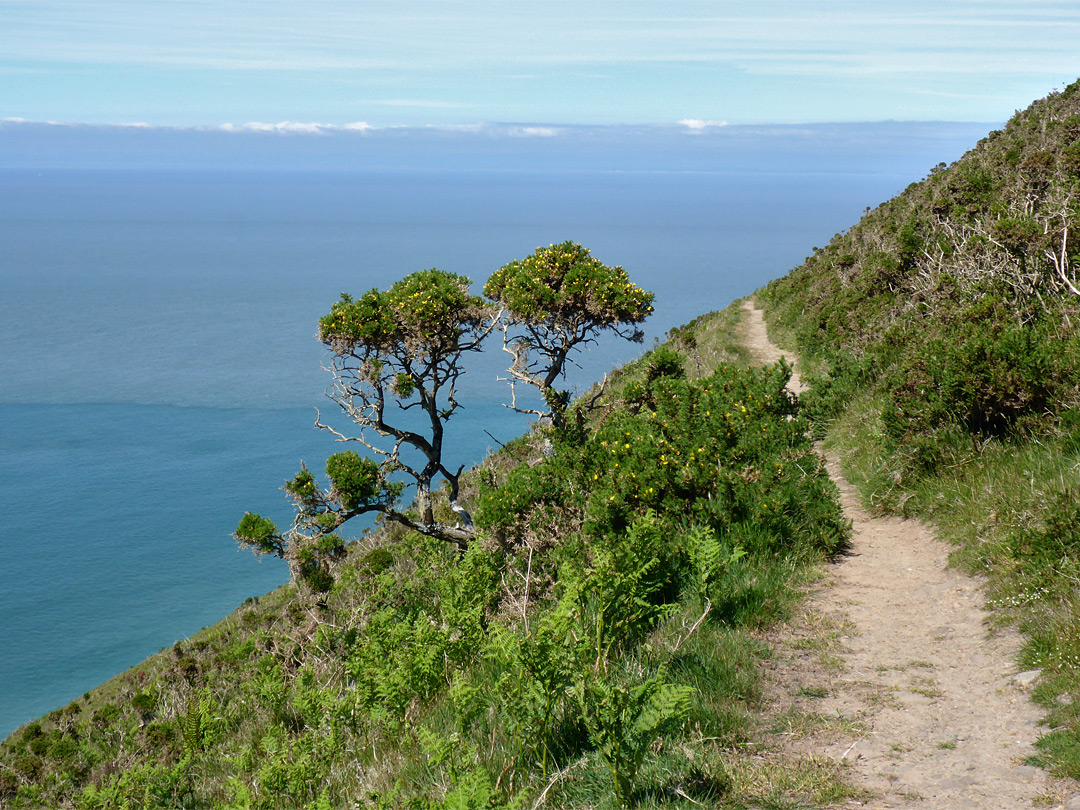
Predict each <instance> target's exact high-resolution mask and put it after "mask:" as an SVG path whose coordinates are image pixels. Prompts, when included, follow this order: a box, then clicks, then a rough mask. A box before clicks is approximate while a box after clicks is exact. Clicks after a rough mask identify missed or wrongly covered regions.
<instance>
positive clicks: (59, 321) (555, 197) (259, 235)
mask: <svg viewBox="0 0 1080 810" xmlns="http://www.w3.org/2000/svg"><path fill="white" fill-rule="evenodd" d="M910 179H913V178H908V177H896V176H892V175H889V174H887V173H886V174H879V175H844V174H827V175H821V174H819V175H814V174H808V173H806V172H805V171H802V170H801V169H800V171H792V172H774V173H771V174H752V173H748V174H744V175H739V174H727V175H718V174H693V173H686V172H639V173H635V172H625V173H621V172H603V173H601V172H586V171H579V172H573V171H570V172H547V173H537V172H529V171H527V170H522V171H509V170H507V171H488V172H469V171H417V172H410V171H369V172H355V173H338V174H332V173H318V172H283V171H282V172H269V171H266V172H226V171H217V172H197V171H123V170H118V171H66V170H64V171H61V170H53V171H40V172H39V171H31V170H4V171H0V283H2V290H3V294H2V295H0V548H2V549H3V552H4V560H5V563H6V564H5V565H4V566H3V568H2V569H0V615H2V616H3V618H4V626H5V632H4V634H3V636H2V637H0V645H2V648H0V684H2V689H0V736H3V735H6V734H7V733H9V732H10V731H11V730H13V729H14V728H15V727H17V726H18V725H19V724H21V723H23V722H26V721H28V720H30V719H32V718H33V717H35V716H38V715H40V714H43V713H45V712H47V711H49V710H51V709H54V708H57V707H59V706H62V705H64V704H65V703H66V702H68V701H69V700H71V699H72V698H74V697H77V696H79V695H81V694H82V693H83V692H84V691H86V690H87V689H89V688H91V687H93V686H95V685H97V684H98V683H100V682H102V681H104V680H105V679H107V678H109V677H111V676H112V675H114V674H116V673H117V672H119V671H121V670H123V669H124V668H126V667H128V666H131V665H132V664H135V663H137V662H138V661H140V660H141V659H142V658H144V657H145V656H146V655H148V654H150V653H153V652H155V651H157V650H158V649H160V648H162V647H164V646H168V645H171V644H173V643H174V642H175V641H176V640H178V639H180V638H184V637H186V636H188V635H189V634H191V633H193V632H195V631H197V630H198V629H199V628H201V627H202V626H204V625H207V624H210V623H213V622H214V621H216V620H218V619H220V618H221V617H222V616H224V615H225V614H226V613H227V612H229V611H230V610H232V609H233V608H235V607H236V606H237V605H238V604H239V603H240V602H242V601H243V600H244V599H245V598H247V597H249V596H253V595H258V594H262V593H265V592H266V591H267V590H269V589H271V588H273V587H275V586H276V585H278V584H280V583H282V582H283V581H285V579H286V577H287V572H286V570H285V568H284V566H283V565H282V564H281V563H280V561H276V560H263V561H262V562H261V563H260V562H259V561H257V560H256V559H255V558H253V557H252V556H251V555H250V554H248V553H246V552H244V553H241V552H239V551H237V549H236V548H235V546H234V544H233V543H232V541H231V539H230V537H229V533H230V531H231V529H232V528H233V527H234V526H235V525H236V522H237V520H238V519H239V517H240V516H241V515H242V514H243V512H244V511H245V510H252V511H259V512H262V513H264V514H268V515H271V516H272V517H274V518H275V519H277V520H279V521H281V522H285V521H287V519H288V516H289V511H288V507H287V504H286V502H285V500H284V497H283V495H282V493H281V492H280V491H279V490H278V487H280V485H281V483H282V482H283V481H284V479H285V478H286V477H289V476H291V475H292V474H293V473H294V472H295V471H296V469H297V467H298V464H299V462H300V460H301V459H303V460H305V461H306V462H307V463H308V464H309V465H310V466H312V467H313V468H318V467H320V466H321V463H322V461H323V460H324V459H325V457H326V455H328V454H329V453H330V452H333V451H334V446H333V445H332V444H331V443H330V442H329V441H328V438H327V437H326V436H325V435H323V434H320V433H319V432H318V431H315V430H314V429H313V428H312V422H313V419H314V406H316V405H320V404H321V405H323V406H324V408H325V407H326V405H327V403H325V400H323V399H322V392H323V388H324V386H325V384H326V379H325V376H324V373H323V372H321V371H320V370H319V364H320V360H321V358H322V347H321V346H320V345H319V344H318V342H317V341H316V340H315V339H314V333H315V325H316V320H317V318H318V317H319V316H320V315H321V314H323V313H324V312H325V311H326V310H327V309H328V307H329V305H330V304H331V303H332V302H333V301H334V300H336V298H337V297H338V295H339V294H340V293H341V292H343V291H350V292H353V293H358V292H363V291H364V290H366V289H369V288H370V287H372V286H380V287H385V286H388V285H389V284H390V283H392V282H393V281H395V280H396V279H398V278H400V277H401V276H403V275H404V274H406V273H408V272H411V271H413V270H418V269H423V268H427V267H431V266H438V267H440V268H442V269H445V270H450V271H454V272H458V273H464V274H466V275H469V276H470V277H472V278H473V279H474V281H476V282H477V285H478V286H479V285H481V284H482V283H483V281H484V280H485V279H486V278H487V275H488V274H489V273H490V272H492V271H493V270H495V269H497V268H498V267H500V266H501V265H502V264H504V263H506V262H508V261H510V260H513V259H516V258H521V257H523V256H524V255H526V254H527V253H529V252H531V251H532V250H533V248H535V247H536V246H537V245H541V244H548V243H551V242H555V241H562V240H565V239H573V240H576V241H579V242H582V243H583V244H585V245H586V246H588V247H590V248H592V250H593V252H594V254H595V255H596V256H597V257H598V258H600V259H601V260H602V261H604V262H606V263H608V264H621V265H623V266H624V267H626V268H627V270H628V272H629V273H630V275H631V278H633V279H634V280H635V281H636V282H638V283H639V284H641V285H642V286H644V287H646V288H647V289H652V290H654V291H655V292H656V294H657V300H656V315H655V317H654V318H653V320H652V322H651V323H650V324H649V330H648V331H649V338H648V339H647V341H648V342H651V340H652V337H654V336H662V335H663V334H664V333H665V332H666V331H667V330H668V329H669V328H670V327H672V326H675V325H678V324H681V323H684V322H686V321H688V320H690V319H691V318H693V317H695V316H697V315H699V314H701V313H703V312H706V311H709V310H713V309H718V308H721V307H723V306H725V305H726V304H727V303H728V302H730V301H731V300H732V299H733V298H736V297H740V296H742V295H745V294H747V293H749V292H751V291H752V290H754V289H755V288H757V287H758V286H760V285H761V284H763V283H765V282H766V281H768V280H769V279H771V278H774V277H776V276H779V275H782V274H783V273H785V272H786V271H787V270H788V269H789V268H790V267H792V266H793V265H795V264H797V263H798V262H800V261H801V260H802V259H803V257H804V256H805V255H806V254H807V253H808V252H809V251H810V249H811V247H812V246H813V245H821V244H825V243H826V242H827V240H828V239H829V237H830V236H831V234H832V233H833V232H835V231H836V230H838V229H840V228H842V227H845V226H846V225H848V224H850V223H851V222H853V221H854V220H855V219H856V218H857V217H858V215H859V213H860V212H861V211H862V209H863V208H864V207H865V206H867V205H872V204H876V203H877V202H879V201H881V200H883V199H886V198H887V197H889V196H891V195H892V194H893V193H895V191H896V190H898V189H899V188H901V187H902V186H903V185H905V184H906V183H907V182H908V181H909V180H910ZM640 351H641V347H638V346H625V345H617V344H614V343H610V342H608V343H604V344H602V345H600V346H599V347H597V349H596V350H595V351H593V352H591V353H590V354H589V355H587V356H584V357H583V358H582V368H580V369H576V370H575V372H574V374H575V378H574V379H575V383H574V384H575V385H579V386H584V385H587V384H588V382H590V381H592V380H593V379H595V378H596V377H598V376H599V375H600V374H601V373H602V372H603V371H604V370H606V369H608V368H610V367H611V366H612V365H614V364H616V363H618V362H621V361H624V360H626V359H629V358H631V357H633V356H635V355H636V354H637V353H638V352H640ZM487 354H488V356H487V357H486V358H482V359H480V360H479V361H478V362H476V363H475V364H474V365H473V367H472V368H471V369H470V371H469V374H468V375H467V377H466V384H464V385H463V391H462V396H461V399H462V401H463V402H464V403H465V405H466V408H465V410H464V411H463V412H462V414H461V416H460V417H455V419H454V420H453V421H452V422H451V424H450V426H449V435H450V439H451V441H452V442H453V445H452V448H451V453H450V455H451V458H452V459H454V461H453V463H469V462H473V461H476V460H478V459H479V458H480V457H481V456H482V455H483V454H484V453H485V452H487V450H488V449H489V448H490V447H491V446H492V445H493V442H492V441H491V439H490V438H488V436H487V435H486V433H485V430H486V431H488V432H490V433H491V434H492V435H494V436H495V437H497V438H499V439H500V440H505V439H508V438H511V437H512V436H514V435H516V434H517V433H520V432H521V431H523V430H524V429H525V427H526V424H527V423H525V422H524V421H522V418H521V417H517V416H514V415H513V414H511V413H509V412H508V411H507V410H506V409H505V408H502V407H501V404H500V403H501V402H503V401H505V391H504V389H503V387H502V384H501V383H498V382H497V381H496V380H495V377H496V375H497V373H498V369H499V367H500V364H501V362H502V356H501V352H499V351H498V350H497V347H494V346H493V347H492V350H491V351H490V352H488V353H487Z"/></svg>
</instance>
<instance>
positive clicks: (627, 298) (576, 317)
mask: <svg viewBox="0 0 1080 810" xmlns="http://www.w3.org/2000/svg"><path fill="white" fill-rule="evenodd" d="M484 294H485V295H486V296H488V297H489V298H491V299H492V300H494V301H496V302H497V303H498V304H500V305H501V306H503V307H505V308H506V309H507V311H508V312H509V313H510V314H511V316H512V317H513V318H514V319H515V320H518V321H520V322H522V323H526V324H529V325H532V326H537V327H541V328H543V329H545V330H546V329H552V328H554V329H561V328H563V327H564V325H565V326H571V328H573V327H577V328H579V329H580V328H586V329H590V330H595V329H599V328H603V327H607V326H617V325H619V324H637V323H641V322H642V321H643V320H645V318H646V317H648V314H649V313H650V312H651V311H652V302H653V295H652V293H648V292H645V291H644V290H642V289H641V288H640V287H637V286H636V285H634V284H633V283H632V282H631V281H630V279H629V278H628V277H627V275H626V271H625V270H623V269H622V268H621V267H608V266H607V265H604V264H603V263H601V262H600V261H599V260H597V259H596V258H595V257H593V256H592V255H591V254H590V252H589V250H588V249H587V248H583V247H582V246H581V245H579V244H576V243H574V242H562V243H561V244H558V245H550V246H548V247H546V248H545V247H540V248H537V249H536V250H535V251H534V252H533V253H532V254H531V255H529V256H527V257H525V258H524V259H522V260H520V261H513V262H510V263H509V264H507V265H505V266H504V267H503V268H502V269H500V270H497V271H496V272H495V273H492V275H491V277H490V278H489V279H488V281H487V284H485V285H484Z"/></svg>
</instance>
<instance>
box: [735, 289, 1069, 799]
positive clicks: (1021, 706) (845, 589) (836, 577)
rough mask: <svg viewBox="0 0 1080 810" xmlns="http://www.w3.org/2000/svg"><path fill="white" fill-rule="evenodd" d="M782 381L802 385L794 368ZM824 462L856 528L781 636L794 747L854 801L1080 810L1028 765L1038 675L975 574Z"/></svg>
mask: <svg viewBox="0 0 1080 810" xmlns="http://www.w3.org/2000/svg"><path fill="white" fill-rule="evenodd" d="M744 310H745V312H744V314H743V337H744V340H745V341H746V344H747V345H748V346H749V348H750V349H751V351H752V352H753V354H754V356H755V358H756V359H757V360H758V361H759V362H763V363H765V362H775V361H777V360H779V359H780V357H781V356H782V354H781V352H780V351H779V349H777V348H776V346H774V345H773V344H772V343H771V342H770V341H769V339H768V337H767V335H766V333H765V324H764V321H763V320H762V315H761V312H760V310H757V309H755V308H754V307H753V304H752V303H750V302H747V303H746V304H744ZM790 387H791V388H792V390H794V391H796V392H798V391H801V390H802V386H801V383H800V381H799V378H798V375H797V373H796V374H795V375H793V377H792V381H791V384H790ZM827 461H828V468H829V472H830V475H831V476H832V478H833V480H834V481H835V482H836V484H837V486H838V487H839V488H840V493H841V501H842V504H843V507H844V511H845V513H846V514H847V516H848V517H849V518H850V519H851V521H852V524H853V529H854V533H853V538H852V548H851V551H850V553H849V554H847V555H845V556H844V557H843V558H842V559H841V560H839V561H838V562H837V563H836V564H834V565H831V566H830V567H829V570H828V571H827V572H826V577H825V580H824V581H823V582H822V583H821V584H819V585H818V586H817V587H816V588H815V590H814V592H813V593H812V594H811V596H810V598H809V602H808V605H807V608H806V613H805V616H804V617H803V619H802V621H801V622H797V623H796V626H795V628H794V629H793V630H792V631H791V633H790V635H789V636H788V637H786V638H784V639H781V640H780V642H779V647H778V661H777V666H776V672H775V673H774V674H775V678H776V681H777V686H776V688H777V691H778V699H779V700H780V701H781V702H782V703H785V702H786V704H787V706H788V709H789V712H790V713H791V714H790V716H812V717H815V718H818V719H819V722H818V725H817V726H814V725H811V726H810V731H805V730H804V731H802V732H800V733H795V732H792V734H791V735H790V736H791V738H792V741H791V743H790V744H791V745H792V746H794V747H795V748H796V750H799V751H800V752H801V753H803V754H805V755H812V756H824V757H826V758H828V759H830V760H832V761H833V762H836V763H837V767H846V768H847V769H848V771H847V773H848V777H849V778H850V780H851V781H852V782H853V783H854V784H855V785H856V786H857V787H859V788H862V789H864V790H866V791H868V793H867V796H866V797H865V798H863V799H861V800H860V801H857V802H856V801H853V802H852V804H853V805H864V806H866V807H868V808H874V809H876V808H887V807H897V808H899V807H919V808H926V809H927V810H983V809H984V808H985V810H1014V808H1032V807H1044V808H1069V810H1073V809H1074V808H1080V797H1078V796H1076V795H1074V794H1075V786H1074V785H1072V784H1071V783H1068V784H1067V783H1064V782H1059V781H1055V780H1053V779H1052V778H1051V777H1050V776H1049V775H1048V774H1047V773H1046V772H1045V771H1043V770H1041V769H1039V768H1034V767H1030V766H1025V765H1024V764H1023V761H1024V759H1025V758H1027V757H1029V756H1031V755H1032V754H1034V753H1035V749H1034V748H1033V747H1032V744H1033V743H1034V741H1035V740H1036V739H1037V738H1038V736H1039V725H1038V724H1039V720H1040V717H1041V713H1040V710H1039V709H1038V707H1037V706H1035V705H1034V704H1033V703H1032V702H1031V701H1030V699H1029V697H1028V691H1029V690H1030V683H1031V681H1032V680H1033V676H1034V674H1035V673H1018V672H1017V667H1016V663H1015V661H1016V651H1017V649H1018V647H1019V638H1018V636H1017V635H1016V634H1015V633H1013V632H1012V631H1011V630H1006V631H1002V630H995V631H994V632H993V633H990V632H989V630H988V624H987V618H988V614H987V612H986V611H985V610H983V608H982V605H983V598H982V595H981V593H980V590H979V583H978V581H977V580H974V579H971V578H970V577H968V576H966V575H965V574H963V573H962V572H960V571H956V570H954V569H950V568H948V567H947V562H948V552H949V549H948V547H947V546H945V544H944V543H942V542H940V541H939V540H937V539H936V538H935V537H934V535H933V534H932V532H931V531H930V529H928V528H927V527H926V526H924V525H923V524H921V523H919V522H917V521H914V520H903V519H899V518H891V517H873V516H871V515H869V514H868V513H867V512H865V511H864V510H863V509H862V507H861V506H860V504H859V502H858V498H857V496H856V494H855V492H854V490H853V489H852V487H851V486H850V485H849V484H848V483H847V481H845V480H844V478H843V477H842V475H841V473H840V470H839V464H838V461H837V459H836V458H828V459H827Z"/></svg>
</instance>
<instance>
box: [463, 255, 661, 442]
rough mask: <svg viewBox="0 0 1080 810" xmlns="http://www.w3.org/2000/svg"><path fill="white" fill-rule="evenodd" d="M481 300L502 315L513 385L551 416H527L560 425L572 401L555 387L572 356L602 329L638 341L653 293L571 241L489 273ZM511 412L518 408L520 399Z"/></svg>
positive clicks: (623, 272)
mask: <svg viewBox="0 0 1080 810" xmlns="http://www.w3.org/2000/svg"><path fill="white" fill-rule="evenodd" d="M484 294H485V295H487V296H488V297H489V298H491V299H492V300H493V301H495V302H496V303H498V304H499V305H500V306H501V307H502V308H503V310H504V312H505V314H506V320H505V322H504V324H503V329H504V331H503V337H504V340H503V348H504V349H505V351H507V352H508V353H510V354H511V356H512V357H513V365H512V366H511V368H510V375H511V385H513V384H514V383H516V382H522V383H525V384H527V385H531V386H534V387H535V388H537V389H538V390H539V391H540V393H541V395H542V396H543V397H544V401H545V403H546V404H547V407H548V411H547V412H546V413H541V412H538V411H527V410H526V411H525V412H528V413H535V414H537V415H540V416H548V417H550V418H551V419H552V420H553V421H554V422H555V423H559V422H561V421H562V417H563V414H564V413H565V411H566V407H567V405H568V403H569V395H568V393H567V392H565V391H557V390H556V389H555V387H554V386H555V382H556V381H557V380H558V379H559V378H560V377H562V376H563V375H564V374H565V373H566V364H567V362H568V361H570V356H571V354H572V352H574V351H575V350H577V349H580V348H581V347H582V346H585V345H587V344H589V343H592V342H594V341H595V340H596V338H597V336H598V335H599V334H600V333H601V332H603V331H610V332H612V333H614V334H616V335H619V336H620V337H623V338H626V339H627V340H632V341H635V342H640V341H641V339H642V337H643V333H642V332H641V330H640V329H637V328H636V327H637V325H638V324H640V323H641V322H643V321H644V320H645V319H646V318H647V317H648V316H649V314H650V313H651V312H652V309H653V308H652V303H653V298H654V296H653V294H652V293H650V292H646V291H645V290H643V289H641V287H638V286H637V285H636V284H634V283H633V282H631V281H630V279H629V277H628V276H627V274H626V271H625V270H623V268H622V267H608V266H607V265H605V264H603V263H602V262H600V261H599V260H598V259H596V258H595V257H594V256H592V255H591V253H590V252H589V250H588V249H587V248H584V247H582V246H581V245H579V244H577V243H576V242H562V243H560V244H558V245H549V246H548V247H540V248H537V249H536V250H535V251H534V252H533V253H532V254H531V255H529V256H526V257H525V258H524V259H521V260H519V261H513V262H510V263H509V264H507V265H505V266H504V267H502V268H501V269H500V270H498V271H496V272H495V273H493V274H492V276H491V278H489V279H488V282H487V284H486V285H485V286H484ZM512 407H514V408H515V409H516V410H517V409H518V408H517V398H516V396H514V402H513V405H512Z"/></svg>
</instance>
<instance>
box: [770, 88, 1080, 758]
mask: <svg viewBox="0 0 1080 810" xmlns="http://www.w3.org/2000/svg"><path fill="white" fill-rule="evenodd" d="M1078 268H1080V83H1077V84H1073V85H1071V86H1069V87H1067V88H1066V89H1064V90H1063V91H1061V92H1058V93H1053V94H1052V95H1050V96H1049V97H1047V98H1046V99H1043V100H1041V101H1038V102H1036V103H1034V104H1033V105H1032V106H1031V107H1030V108H1028V109H1027V110H1025V111H1023V112H1018V113H1017V114H1016V115H1015V116H1014V117H1013V118H1012V119H1011V120H1010V121H1009V122H1008V124H1007V125H1006V126H1005V127H1004V128H1003V129H1002V130H1000V131H995V132H992V133H990V134H989V136H988V137H987V138H985V139H984V140H982V141H980V142H979V144H978V145H977V146H976V147H975V148H974V149H972V150H971V151H970V152H969V153H968V154H966V155H965V156H964V157H963V158H961V159H960V160H958V161H957V162H956V163H954V164H953V165H951V166H945V165H944V164H942V165H939V166H937V167H936V168H934V169H933V170H932V171H931V173H930V175H929V176H928V177H927V178H926V179H925V180H923V181H922V182H920V183H916V184H913V185H911V186H910V187H909V188H907V189H906V190H905V191H904V192H903V193H901V194H900V195H898V196H897V197H896V198H895V199H893V200H890V201H889V202H887V203H885V204H884V205H881V206H880V207H878V208H876V209H874V210H872V211H870V210H868V211H867V213H866V215H865V216H864V217H863V218H862V220H861V221H860V222H859V223H858V224H856V225H855V226H854V227H852V228H851V229H850V230H849V231H847V232H846V233H843V234H840V235H838V236H836V237H835V238H834V239H833V240H832V241H831V242H830V243H829V244H828V245H827V246H826V247H824V248H822V249H815V251H814V254H813V255H812V256H811V257H810V258H808V259H807V260H806V262H805V263H804V264H803V265H801V266H800V267H798V268H796V269H795V270H793V271H792V272H791V273H790V274H788V275H787V276H786V277H784V278H782V279H779V280H777V281H774V282H772V283H771V284H769V285H768V287H767V288H766V289H765V290H763V291H762V292H761V293H759V296H758V299H759V301H761V302H762V304H763V305H764V306H765V308H766V312H767V314H768V316H769V320H770V322H771V324H772V332H773V336H774V338H775V339H777V340H778V342H780V343H781V344H783V345H786V346H788V347H789V348H794V349H796V350H797V351H798V352H799V353H800V355H801V356H802V358H803V360H804V361H805V362H806V364H807V366H808V367H809V368H810V369H811V371H812V372H813V373H812V374H811V375H810V376H809V382H810V384H811V391H810V393H809V394H808V395H806V396H805V397H804V398H803V400H804V404H805V405H806V406H807V407H808V409H809V411H810V412H811V415H812V417H813V418H814V420H815V424H816V430H817V431H818V432H819V434H821V435H827V436H828V439H829V441H830V442H831V443H832V444H833V445H834V446H836V447H837V448H839V449H840V450H841V452H842V455H843V457H844V458H845V461H846V464H847V472H848V474H849V476H851V477H852V479H853V480H854V481H856V482H857V483H858V484H859V485H860V486H861V488H862V490H863V492H864V495H865V496H866V498H867V499H868V501H869V502H870V503H871V504H873V505H875V506H876V507H878V508H880V509H882V510H887V511H893V512H899V513H903V514H917V515H921V516H924V517H928V518H930V519H932V520H933V521H934V522H935V523H936V524H937V526H938V527H939V529H940V530H941V532H942V533H943V534H944V536H946V537H947V538H948V539H950V540H951V541H952V542H955V543H956V544H957V553H956V557H957V559H958V560H959V561H961V562H963V563H964V564H965V565H966V566H967V567H968V568H969V569H970V570H973V571H976V572H980V573H984V574H987V575H989V577H990V597H991V604H992V605H993V606H996V607H997V608H999V609H1000V611H999V615H1000V617H1001V619H1002V621H1015V622H1018V623H1019V626H1020V628H1021V629H1022V630H1023V631H1024V632H1025V633H1026V634H1027V639H1028V640H1027V643H1026V646H1025V648H1024V652H1023V655H1022V660H1021V666H1023V667H1024V668H1038V669H1041V670H1042V674H1043V677H1042V680H1041V682H1040V685H1039V687H1038V689H1037V691H1036V697H1037V699H1038V700H1039V701H1040V702H1042V703H1043V704H1044V705H1045V706H1046V708H1047V710H1048V715H1049V716H1048V718H1047V722H1048V727H1049V728H1048V733H1047V735H1046V736H1045V737H1044V738H1043V740H1042V742H1041V744H1040V745H1041V748H1042V751H1043V752H1044V754H1043V758H1042V759H1043V762H1045V763H1049V764H1051V765H1052V766H1053V767H1054V768H1055V769H1057V770H1058V771H1059V772H1063V773H1067V774H1070V775H1072V776H1078V775H1080V742H1078V737H1077V732H1078V730H1080V700H1077V698H1080V678H1078V676H1077V671H1078V665H1080V612H1078V610H1077V608H1078V607H1080V604H1078V596H1077V587H1076V586H1077V582H1078V578H1080V476H1078V469H1080V332H1078V327H1080V279H1078Z"/></svg>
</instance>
